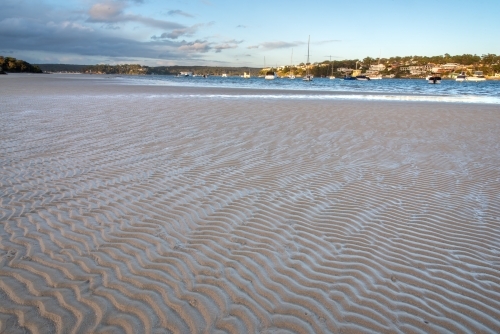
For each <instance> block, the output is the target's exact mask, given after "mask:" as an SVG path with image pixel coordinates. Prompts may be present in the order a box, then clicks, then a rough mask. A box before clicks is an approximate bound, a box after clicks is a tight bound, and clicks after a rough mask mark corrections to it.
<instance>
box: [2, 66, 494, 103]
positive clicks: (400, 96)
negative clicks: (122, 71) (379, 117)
mask: <svg viewBox="0 0 500 334" xmlns="http://www.w3.org/2000/svg"><path fill="white" fill-rule="evenodd" d="M10 77H11V78H10V79H14V80H15V79H20V80H25V83H24V84H25V85H27V86H30V85H37V84H36V83H35V82H32V81H33V80H32V79H35V81H36V80H43V79H44V78H47V79H49V81H48V82H55V81H59V83H57V84H60V82H62V81H64V80H66V81H67V82H69V83H71V82H74V81H75V80H76V82H78V81H79V80H85V81H95V84H97V85H105V86H107V87H114V86H116V87H126V86H128V87H134V86H136V87H142V88H143V89H147V92H148V93H151V94H178V95H180V96H182V95H186V96H187V95H190V97H192V98H193V97H195V96H197V95H200V96H205V95H213V97H217V96H218V97H220V98H224V97H247V98H261V97H262V98H266V97H267V98H275V99H286V98H292V99H310V100H314V99H317V98H319V99H326V100H328V99H329V100H332V101H334V100H337V99H338V100H352V101H380V102H418V103H452V104H472V105H474V104H477V105H497V104H500V97H492V96H474V95H472V96H471V95H465V96H450V95H445V94H434V95H429V94H415V93H413V94H412V93H406V92H405V93H399V92H377V91H365V92H364V91H341V90H321V89H317V90H312V89H295V88H293V89H289V88H288V89H280V88H276V87H268V88H253V87H227V86H220V87H217V86H202V85H200V86H189V85H185V82H182V81H183V80H184V78H179V85H172V84H170V83H165V82H162V81H159V82H151V81H148V82H141V81H140V80H133V79H134V78H136V77H137V76H135V75H134V76H124V75H87V74H83V75H81V74H57V75H54V74H53V75H51V76H43V77H38V76H33V75H32V74H17V75H14V76H13V75H11V76H10ZM129 78H132V80H129ZM120 79H123V81H121V80H120ZM188 80H191V79H188ZM194 80H197V79H194ZM201 80H203V79H200V81H201ZM242 80H243V79H242ZM471 84H474V85H475V84H477V83H471ZM146 87H147V88H146ZM87 89H90V92H91V94H94V93H95V94H100V91H99V89H97V88H92V87H87ZM112 89H116V90H119V89H118V88H112ZM122 89H123V90H127V91H128V93H134V92H136V91H135V90H134V89H133V88H122ZM144 92H146V91H144ZM193 93H194V94H193ZM102 94H106V93H102ZM141 94H143V93H141Z"/></svg>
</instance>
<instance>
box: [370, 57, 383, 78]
mask: <svg viewBox="0 0 500 334" xmlns="http://www.w3.org/2000/svg"><path fill="white" fill-rule="evenodd" d="M381 55H382V50H380V53H379V55H378V64H377V65H378V69H377V70H378V71H380V56H381ZM368 77H369V78H370V79H371V80H382V74H374V75H370V76H368Z"/></svg>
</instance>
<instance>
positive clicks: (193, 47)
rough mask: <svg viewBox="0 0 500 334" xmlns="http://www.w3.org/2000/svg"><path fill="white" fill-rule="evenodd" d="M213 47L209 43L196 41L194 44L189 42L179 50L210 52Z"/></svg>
mask: <svg viewBox="0 0 500 334" xmlns="http://www.w3.org/2000/svg"><path fill="white" fill-rule="evenodd" d="M211 48H212V47H211V46H210V43H209V42H207V41H200V40H196V41H194V42H189V43H186V44H184V45H181V46H179V48H178V50H179V51H183V52H188V53H192V52H196V53H199V52H208V51H209V50H210V49H211Z"/></svg>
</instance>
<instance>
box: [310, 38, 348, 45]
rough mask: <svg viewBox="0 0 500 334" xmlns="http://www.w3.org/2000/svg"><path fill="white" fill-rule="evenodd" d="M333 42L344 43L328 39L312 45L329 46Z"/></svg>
mask: <svg viewBox="0 0 500 334" xmlns="http://www.w3.org/2000/svg"><path fill="white" fill-rule="evenodd" d="M332 42H342V41H341V40H340V39H327V40H324V41H318V42H313V43H312V44H315V45H322V44H328V43H332Z"/></svg>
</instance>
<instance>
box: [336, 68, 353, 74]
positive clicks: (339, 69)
mask: <svg viewBox="0 0 500 334" xmlns="http://www.w3.org/2000/svg"><path fill="white" fill-rule="evenodd" d="M337 72H341V73H351V72H352V69H351V68H347V67H339V68H337Z"/></svg>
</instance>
